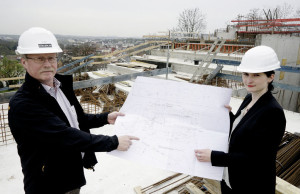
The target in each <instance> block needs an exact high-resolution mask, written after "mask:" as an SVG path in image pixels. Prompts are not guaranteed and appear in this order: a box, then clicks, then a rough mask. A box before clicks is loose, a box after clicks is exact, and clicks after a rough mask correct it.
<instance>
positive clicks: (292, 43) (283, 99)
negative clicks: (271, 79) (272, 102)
mask: <svg viewBox="0 0 300 194" xmlns="http://www.w3.org/2000/svg"><path fill="white" fill-rule="evenodd" d="M255 45H266V46H270V47H272V48H273V49H274V50H275V52H276V53H277V56H278V59H279V61H280V62H281V65H283V63H282V62H283V61H285V60H286V65H287V66H291V67H300V64H299V63H300V62H299V59H300V56H299V55H300V53H299V52H300V37H296V36H290V35H280V34H273V35H270V34H264V35H258V36H257V38H256V43H255ZM297 60H298V62H297ZM297 63H298V65H297ZM280 74H281V76H280ZM280 77H281V78H283V79H279V78H280ZM275 82H279V83H284V84H289V85H295V86H300V74H299V73H288V72H281V73H280V72H279V71H276V75H275ZM274 96H275V97H276V98H277V100H278V102H279V103H280V104H281V106H282V107H283V108H284V109H287V110H291V111H294V112H300V95H299V92H293V91H290V90H281V89H280V90H279V89H277V93H276V94H274Z"/></svg>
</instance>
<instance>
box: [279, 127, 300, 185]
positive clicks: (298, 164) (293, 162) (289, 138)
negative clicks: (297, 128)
mask: <svg viewBox="0 0 300 194" xmlns="http://www.w3.org/2000/svg"><path fill="white" fill-rule="evenodd" d="M276 175H277V176H278V177H280V178H282V179H283V180H285V181H287V182H289V183H291V184H292V185H295V186H296V187H299V186H300V137H299V136H298V135H295V134H292V133H289V132H286V133H285V134H284V136H283V138H282V140H281V144H280V146H279V150H278V151H277V158H276Z"/></svg>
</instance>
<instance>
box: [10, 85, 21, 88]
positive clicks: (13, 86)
mask: <svg viewBox="0 0 300 194" xmlns="http://www.w3.org/2000/svg"><path fill="white" fill-rule="evenodd" d="M21 86H22V84H16V85H9V86H8V87H9V88H19V87H21Z"/></svg>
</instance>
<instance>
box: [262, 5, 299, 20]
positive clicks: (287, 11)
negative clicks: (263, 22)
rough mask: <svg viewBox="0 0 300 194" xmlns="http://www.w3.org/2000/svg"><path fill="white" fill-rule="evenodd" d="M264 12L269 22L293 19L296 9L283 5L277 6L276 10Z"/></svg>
mask: <svg viewBox="0 0 300 194" xmlns="http://www.w3.org/2000/svg"><path fill="white" fill-rule="evenodd" d="M263 11H264V14H265V17H266V19H267V20H272V19H286V18H290V17H292V15H293V12H294V8H293V7H292V6H291V5H290V4H288V3H283V4H282V5H277V6H276V8H274V9H269V10H268V11H265V10H263Z"/></svg>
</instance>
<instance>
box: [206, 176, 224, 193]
mask: <svg viewBox="0 0 300 194" xmlns="http://www.w3.org/2000/svg"><path fill="white" fill-rule="evenodd" d="M203 182H204V186H205V187H206V188H207V190H208V191H209V192H210V193H211V194H221V184H220V182H219V181H216V180H212V179H203Z"/></svg>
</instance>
